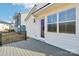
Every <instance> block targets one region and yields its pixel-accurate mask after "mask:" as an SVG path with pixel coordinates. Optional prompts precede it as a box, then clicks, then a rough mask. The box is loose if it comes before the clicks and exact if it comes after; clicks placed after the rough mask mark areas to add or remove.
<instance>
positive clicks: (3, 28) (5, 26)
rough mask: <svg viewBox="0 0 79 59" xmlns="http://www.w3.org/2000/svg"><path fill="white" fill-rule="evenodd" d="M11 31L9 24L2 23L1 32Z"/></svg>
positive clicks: (0, 25)
mask: <svg viewBox="0 0 79 59" xmlns="http://www.w3.org/2000/svg"><path fill="white" fill-rule="evenodd" d="M9 29H10V25H9V24H5V23H0V32H8V30H9Z"/></svg>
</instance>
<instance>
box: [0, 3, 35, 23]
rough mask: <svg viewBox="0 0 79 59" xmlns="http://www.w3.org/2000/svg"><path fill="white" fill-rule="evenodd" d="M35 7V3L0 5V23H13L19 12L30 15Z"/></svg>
mask: <svg viewBox="0 0 79 59" xmlns="http://www.w3.org/2000/svg"><path fill="white" fill-rule="evenodd" d="M33 6H34V4H33V3H30V4H29V3H27V4H23V3H18V4H17V3H0V21H6V22H11V20H12V17H13V16H14V15H15V13H17V12H22V13H23V12H26V13H28V12H29V11H30V10H31V8H32V7H33Z"/></svg>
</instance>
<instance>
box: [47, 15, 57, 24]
mask: <svg viewBox="0 0 79 59" xmlns="http://www.w3.org/2000/svg"><path fill="white" fill-rule="evenodd" d="M47 18H48V23H55V22H57V14H52V15H49V16H48V17H47Z"/></svg>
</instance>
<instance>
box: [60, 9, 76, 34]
mask: <svg viewBox="0 0 79 59" xmlns="http://www.w3.org/2000/svg"><path fill="white" fill-rule="evenodd" d="M72 20H73V21H72ZM75 20H76V10H75V8H72V9H69V10H66V11H64V12H60V13H59V32H61V33H72V34H75V30H76V26H75V24H76V21H75ZM62 21H63V22H62ZM65 21H67V22H65Z"/></svg>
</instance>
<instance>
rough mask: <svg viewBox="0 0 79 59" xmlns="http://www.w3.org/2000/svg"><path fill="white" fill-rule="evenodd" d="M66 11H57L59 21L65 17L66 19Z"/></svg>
mask: <svg viewBox="0 0 79 59" xmlns="http://www.w3.org/2000/svg"><path fill="white" fill-rule="evenodd" d="M65 16H66V13H65V11H64V12H60V13H59V21H65V19H66V17H65Z"/></svg>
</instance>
